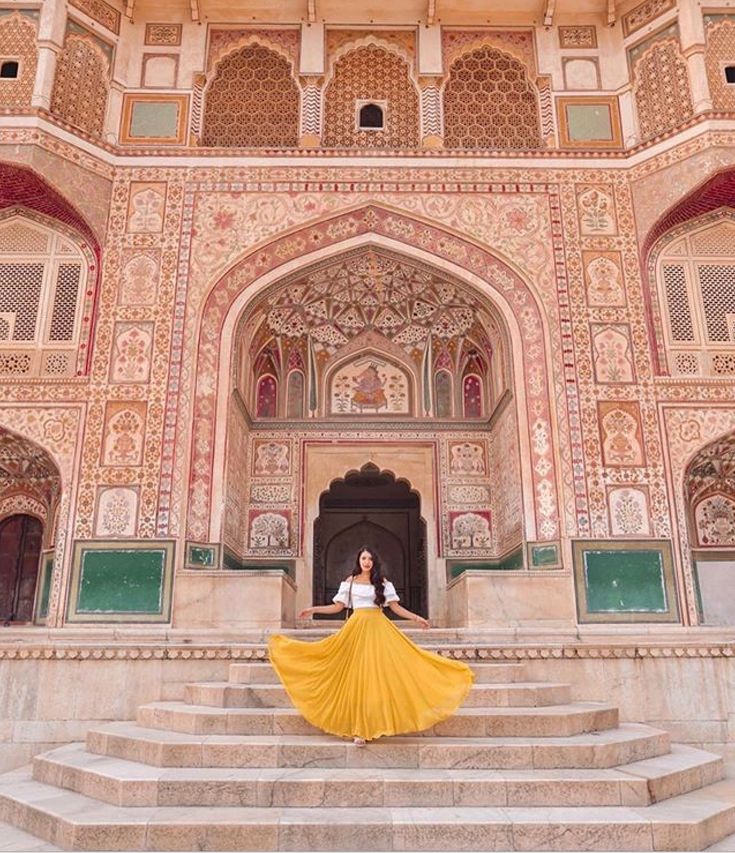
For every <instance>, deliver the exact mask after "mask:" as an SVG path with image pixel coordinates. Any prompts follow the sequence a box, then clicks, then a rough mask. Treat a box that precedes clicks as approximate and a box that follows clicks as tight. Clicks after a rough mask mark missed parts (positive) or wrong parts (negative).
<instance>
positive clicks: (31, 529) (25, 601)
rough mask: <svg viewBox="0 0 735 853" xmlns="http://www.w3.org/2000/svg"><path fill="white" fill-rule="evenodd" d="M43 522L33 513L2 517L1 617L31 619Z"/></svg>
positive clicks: (0, 522)
mask: <svg viewBox="0 0 735 853" xmlns="http://www.w3.org/2000/svg"><path fill="white" fill-rule="evenodd" d="M42 539H43V526H42V524H41V522H40V521H39V519H37V518H34V516H32V515H11V516H8V517H7V518H4V519H3V520H2V521H0V621H2V622H4V623H8V622H31V621H32V620H33V604H34V601H35V597H36V583H37V580H38V569H39V561H40V559H41V545H42Z"/></svg>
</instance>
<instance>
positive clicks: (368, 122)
mask: <svg viewBox="0 0 735 853" xmlns="http://www.w3.org/2000/svg"><path fill="white" fill-rule="evenodd" d="M384 127H385V107H384V106H382V105H380V104H374V103H369V104H363V105H362V106H361V107H360V111H359V113H358V130H383V128H384Z"/></svg>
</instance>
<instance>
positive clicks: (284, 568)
mask: <svg viewBox="0 0 735 853" xmlns="http://www.w3.org/2000/svg"><path fill="white" fill-rule="evenodd" d="M222 565H223V567H224V568H225V569H230V570H233V569H234V570H235V571H239V572H283V573H284V574H286V575H288V576H289V577H291V578H295V577H296V562H295V561H294V560H283V559H280V560H267V559H266V560H251V559H247V558H246V559H244V560H242V559H240V558H239V557H236V556H235V555H234V554H233V553H232V551H228V550H227V548H225V550H224V554H223V556H222Z"/></svg>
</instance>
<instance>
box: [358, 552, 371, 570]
mask: <svg viewBox="0 0 735 853" xmlns="http://www.w3.org/2000/svg"><path fill="white" fill-rule="evenodd" d="M372 567H373V558H372V555H371V554H370V551H361V552H360V568H361V569H362V571H363V572H369V571H370V569H372Z"/></svg>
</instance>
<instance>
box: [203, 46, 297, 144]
mask: <svg viewBox="0 0 735 853" xmlns="http://www.w3.org/2000/svg"><path fill="white" fill-rule="evenodd" d="M300 100H301V91H300V89H299V86H298V85H297V83H296V79H295V75H294V66H293V60H292V59H291V58H290V57H287V56H285V55H284V54H283V52H282V51H279V50H278V49H276V48H275V47H274V46H273V45H270V44H267V43H264V42H263V41H262V40H261V39H259V38H253V37H251V38H248V39H246V40H244V42H241V43H239V44H238V45H236V46H234V47H233V49H232V50H230V51H228V52H227V54H225V55H224V56H223V57H222V58H221V59H219V60H218V61H217V63H216V65H215V67H214V73H213V75H212V77H211V79H210V80H209V82H208V83H207V86H206V89H205V91H204V115H203V118H202V145H204V146H213V147H226V148H295V147H296V146H297V145H298V143H299V114H300Z"/></svg>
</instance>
